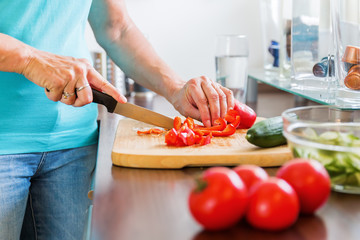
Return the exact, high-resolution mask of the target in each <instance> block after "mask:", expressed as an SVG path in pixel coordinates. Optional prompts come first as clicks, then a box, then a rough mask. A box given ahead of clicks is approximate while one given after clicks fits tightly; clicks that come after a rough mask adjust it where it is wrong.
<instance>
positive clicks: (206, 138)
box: [199, 133, 212, 146]
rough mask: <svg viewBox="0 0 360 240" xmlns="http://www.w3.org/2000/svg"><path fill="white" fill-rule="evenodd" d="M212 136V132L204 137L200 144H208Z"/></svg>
mask: <svg viewBox="0 0 360 240" xmlns="http://www.w3.org/2000/svg"><path fill="white" fill-rule="evenodd" d="M211 138H212V133H210V134H209V135H207V136H206V137H202V138H201V141H200V143H199V144H200V145H201V146H204V145H207V144H209V143H211Z"/></svg>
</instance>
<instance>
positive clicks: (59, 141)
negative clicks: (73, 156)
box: [0, 0, 98, 154]
mask: <svg viewBox="0 0 360 240" xmlns="http://www.w3.org/2000/svg"><path fill="white" fill-rule="evenodd" d="M90 6H91V0H75V1H74V0H13V1H9V0H0V32H1V33H4V34H7V35H10V36H12V37H14V38H16V39H18V40H20V41H22V42H24V43H26V44H28V45H31V46H33V47H35V48H37V49H40V50H43V51H48V52H52V53H55V54H59V55H65V56H73V57H76V58H88V59H89V60H91V59H90V54H89V51H88V49H87V46H86V42H85V39H84V31H85V26H86V22H87V17H88V14H89V10H90ZM0 44H1V43H0ZM0 90H1V93H0V154H14V153H30V152H44V151H53V150H61V149H67V148H74V147H81V146H87V145H91V144H94V143H96V142H97V139H98V133H97V122H96V119H97V105H96V104H88V105H86V106H84V107H73V106H68V105H66V104H63V103H61V102H53V101H51V100H49V99H48V98H47V97H46V95H45V92H44V88H41V87H39V86H37V85H36V84H34V83H33V82H31V81H29V80H27V79H26V78H25V77H24V76H22V75H20V74H16V73H9V72H0Z"/></svg>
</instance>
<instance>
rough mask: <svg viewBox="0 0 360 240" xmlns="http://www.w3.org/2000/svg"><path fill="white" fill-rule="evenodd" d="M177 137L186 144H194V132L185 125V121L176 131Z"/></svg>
mask: <svg viewBox="0 0 360 240" xmlns="http://www.w3.org/2000/svg"><path fill="white" fill-rule="evenodd" d="M178 137H179V138H180V139H181V140H182V141H183V143H184V144H185V145H187V146H191V145H194V144H195V133H194V132H193V131H192V130H191V129H190V128H189V127H188V126H187V123H185V124H184V125H183V126H182V127H181V128H180V130H179V131H178Z"/></svg>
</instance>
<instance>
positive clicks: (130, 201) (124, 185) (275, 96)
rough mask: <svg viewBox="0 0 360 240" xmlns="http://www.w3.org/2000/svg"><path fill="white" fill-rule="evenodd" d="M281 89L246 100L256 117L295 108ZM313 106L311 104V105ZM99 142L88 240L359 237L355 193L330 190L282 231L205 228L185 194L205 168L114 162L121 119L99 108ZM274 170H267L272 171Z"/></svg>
mask: <svg viewBox="0 0 360 240" xmlns="http://www.w3.org/2000/svg"><path fill="white" fill-rule="evenodd" d="M129 100H130V101H131V102H135V103H136V104H138V105H142V106H144V107H147V108H150V109H153V110H155V111H157V112H160V113H163V114H165V115H168V116H175V115H178V113H177V112H176V111H175V110H174V109H173V107H172V106H171V105H170V104H169V103H167V102H166V101H165V100H164V99H163V98H161V97H158V96H155V97H153V98H148V97H144V96H142V97H141V96H140V97H135V98H134V97H132V98H130V99H129ZM294 104H295V103H294V97H293V96H292V95H290V94H287V93H284V92H278V91H276V92H275V93H274V92H269V93H266V92H265V93H259V94H258V102H257V103H256V104H250V103H249V105H250V106H252V107H253V108H254V109H256V112H257V113H258V115H259V116H262V117H272V116H276V115H279V114H281V112H282V111H283V110H285V109H287V108H290V107H294V106H295V105H294ZM310 104H313V103H310ZM99 117H100V142H99V152H98V162H97V168H96V173H95V189H94V192H95V194H94V206H93V216H92V228H91V237H90V238H91V239H101V240H103V239H104V240H108V239H109V240H110V239H111V240H112V239H114V240H115V239H120V240H143V239H146V240H188V239H193V240H206V239H216V240H218V239H277V240H281V239H286V240H291V239H296V240H302V239H314V240H315V239H316V240H325V239H328V240H332V239H334V240H335V239H336V240H337V239H344V240H345V239H346V240H352V239H354V240H355V239H359V238H360V195H348V194H341V193H335V192H332V193H331V196H330V198H329V200H328V202H327V203H326V205H325V206H323V207H322V208H321V209H320V210H319V211H318V212H317V213H316V215H315V216H310V217H300V219H299V220H298V221H297V223H296V224H295V225H294V226H293V227H291V228H290V229H288V230H286V231H283V232H276V233H271V232H264V231H259V230H255V229H253V228H251V227H250V226H248V225H247V224H246V223H245V222H241V223H239V224H238V225H237V226H235V227H233V228H232V229H229V230H227V231H222V232H206V231H203V230H202V228H201V226H200V225H198V224H197V223H196V222H195V220H194V219H193V218H192V216H191V215H190V212H189V210H188V205H187V198H188V195H189V192H190V190H191V188H192V186H193V177H194V176H195V175H197V174H200V173H201V172H202V171H203V170H204V168H184V169H181V170H149V169H131V168H122V167H117V166H113V165H112V163H111V149H112V144H113V141H114V136H115V131H116V127H117V123H118V121H119V119H121V117H119V116H116V115H115V114H108V113H107V112H106V111H105V109H104V108H100V115H99ZM276 170H277V168H266V171H267V172H268V173H269V174H270V175H274V174H275V172H276Z"/></svg>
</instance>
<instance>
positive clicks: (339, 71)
mask: <svg viewBox="0 0 360 240" xmlns="http://www.w3.org/2000/svg"><path fill="white" fill-rule="evenodd" d="M331 8H332V19H333V21H332V26H333V29H334V31H333V38H334V44H335V46H336V47H335V76H336V81H337V83H338V87H337V91H336V105H339V106H341V107H342V108H351V109H358V108H360V67H359V64H360V28H359V27H360V25H359V24H360V12H359V8H360V1H359V0H331Z"/></svg>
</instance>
